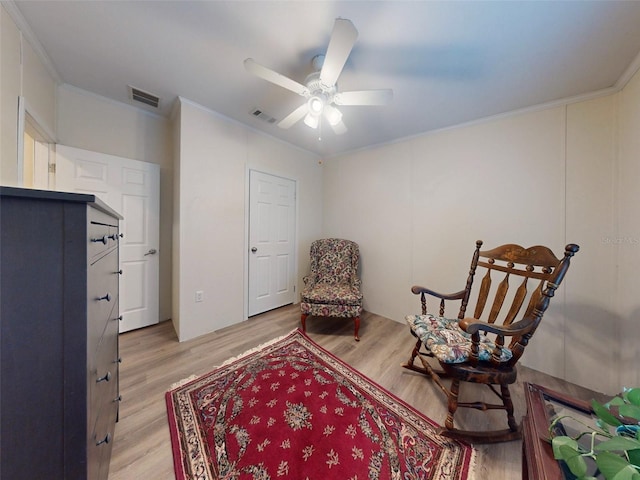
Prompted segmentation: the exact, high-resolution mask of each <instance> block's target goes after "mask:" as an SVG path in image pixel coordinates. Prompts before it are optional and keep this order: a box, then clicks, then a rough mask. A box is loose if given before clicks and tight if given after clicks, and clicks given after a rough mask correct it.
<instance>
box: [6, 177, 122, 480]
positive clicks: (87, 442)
mask: <svg viewBox="0 0 640 480" xmlns="http://www.w3.org/2000/svg"><path fill="white" fill-rule="evenodd" d="M119 218H121V217H120V216H119V215H118V214H117V213H116V212H114V211H113V210H111V209H110V208H109V207H108V206H107V205H105V204H104V203H102V202H101V201H100V200H99V199H97V198H96V197H94V196H93V195H83V194H75V193H62V192H51V191H41V190H27V189H19V188H10V187H0V361H1V364H0V478H3V479H4V478H6V479H16V480H17V479H27V478H29V479H45V478H46V479H61V480H62V479H65V480H74V479H91V480H101V479H105V480H106V479H107V477H108V473H109V460H110V456H111V447H112V442H113V434H114V429H115V422H116V419H117V415H118V405H119V401H120V396H119V389H118V365H119V357H118V323H119V322H118V318H119V309H118V285H119V268H118V240H119V236H118V233H119V232H118V219H119Z"/></svg>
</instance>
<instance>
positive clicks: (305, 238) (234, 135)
mask: <svg viewBox="0 0 640 480" xmlns="http://www.w3.org/2000/svg"><path fill="white" fill-rule="evenodd" d="M177 115H179V126H177V127H176V128H179V133H177V134H176V136H177V137H179V141H180V146H179V155H178V156H177V158H176V161H177V162H178V163H179V173H178V174H177V175H176V182H177V185H176V187H175V192H176V199H177V201H176V209H177V210H176V219H177V221H178V222H179V228H175V229H174V236H175V240H174V246H175V249H176V252H175V257H174V258H175V259H176V261H177V264H176V265H174V292H177V301H174V302H173V303H174V304H173V321H174V326H175V328H176V331H177V333H178V337H179V339H180V341H184V340H188V339H190V338H194V337H197V336H199V335H202V334H205V333H209V332H212V331H214V330H217V329H219V328H222V327H225V326H228V325H232V324H234V323H237V322H240V321H242V320H244V319H245V314H246V313H245V312H246V303H247V287H246V286H247V279H246V258H247V244H246V242H247V238H248V231H247V221H246V218H247V217H246V214H247V204H246V201H247V193H246V192H247V190H246V189H247V187H248V183H247V181H248V179H247V176H248V172H249V169H258V170H261V171H265V172H267V173H272V174H276V175H282V176H285V177H288V178H291V179H293V180H296V182H297V194H298V204H297V206H298V212H297V241H298V245H299V251H298V279H297V284H298V288H297V291H298V292H299V289H300V286H301V284H302V276H303V275H304V274H306V273H307V271H308V263H309V260H308V250H309V246H310V244H311V242H312V241H313V240H314V239H315V238H318V237H319V236H320V233H321V230H322V220H321V219H322V175H321V172H320V166H319V162H318V158H317V157H316V156H315V155H312V154H310V153H307V152H303V151H301V150H299V149H297V148H294V147H292V146H290V145H287V144H285V143H282V142H280V141H278V140H275V139H273V138H270V137H267V136H265V135H262V134H259V133H257V132H255V131H253V130H250V129H248V128H247V127H244V126H242V125H240V124H238V123H236V122H233V121H230V120H228V119H226V118H225V117H223V116H221V115H219V114H217V113H215V112H212V111H210V110H207V109H205V108H204V107H201V106H199V105H197V104H195V103H193V102H190V101H189V100H186V99H181V105H180V107H179V110H178V113H177ZM197 290H201V291H203V292H204V295H203V296H204V301H203V302H199V303H196V302H195V292H196V291H197ZM174 295H175V294H174Z"/></svg>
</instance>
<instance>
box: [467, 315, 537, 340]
mask: <svg viewBox="0 0 640 480" xmlns="http://www.w3.org/2000/svg"><path fill="white" fill-rule="evenodd" d="M458 325H459V326H460V328H461V329H462V330H464V331H465V332H467V333H469V334H471V335H473V334H474V333H477V332H479V331H483V332H491V333H495V334H496V335H502V336H505V337H514V336H521V335H524V334H526V333H528V332H529V331H530V330H531V328H532V327H533V321H532V320H530V319H523V320H520V321H519V322H516V323H512V324H511V325H494V324H493V323H487V322H483V321H482V320H478V319H476V318H463V319H462V320H460V322H459V323H458Z"/></svg>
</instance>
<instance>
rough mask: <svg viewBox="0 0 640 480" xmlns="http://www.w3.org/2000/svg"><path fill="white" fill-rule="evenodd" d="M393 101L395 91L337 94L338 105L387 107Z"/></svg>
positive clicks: (362, 91)
mask: <svg viewBox="0 0 640 480" xmlns="http://www.w3.org/2000/svg"><path fill="white" fill-rule="evenodd" d="M392 99H393V90H390V89H384V90H358V91H353V92H340V93H336V94H335V96H334V97H333V101H334V103H335V104H336V105H387V104H389V103H391V100H392Z"/></svg>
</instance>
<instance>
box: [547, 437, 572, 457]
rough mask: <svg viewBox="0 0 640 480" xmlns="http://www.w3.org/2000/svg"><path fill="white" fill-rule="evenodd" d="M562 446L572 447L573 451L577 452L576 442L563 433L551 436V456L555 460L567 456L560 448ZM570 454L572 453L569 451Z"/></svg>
mask: <svg viewBox="0 0 640 480" xmlns="http://www.w3.org/2000/svg"><path fill="white" fill-rule="evenodd" d="M563 446H566V447H569V448H571V449H573V451H574V452H575V453H578V442H576V441H575V440H574V439H573V438H571V437H566V436H563V435H560V436H558V437H553V439H552V440H551V447H552V448H553V458H555V459H556V460H565V459H566V458H567V457H565V456H564V455H563V452H562V451H561V450H560V447H563ZM571 455H573V453H571Z"/></svg>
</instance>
